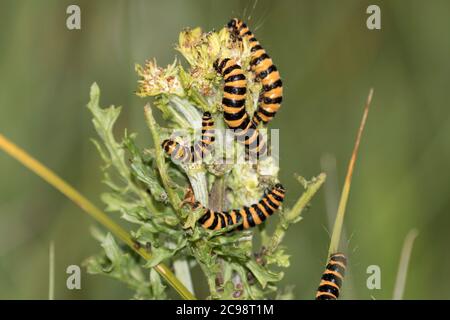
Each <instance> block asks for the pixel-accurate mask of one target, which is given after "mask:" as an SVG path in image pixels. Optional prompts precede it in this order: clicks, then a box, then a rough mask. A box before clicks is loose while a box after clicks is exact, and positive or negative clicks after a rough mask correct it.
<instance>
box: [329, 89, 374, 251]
mask: <svg viewBox="0 0 450 320" xmlns="http://www.w3.org/2000/svg"><path fill="white" fill-rule="evenodd" d="M372 96H373V89H370V91H369V95H368V97H367V101H366V105H365V107H364V113H363V117H362V119H361V124H360V125H359V130H358V134H357V136H356V141H355V146H354V148H353V153H352V157H351V158H350V162H349V164H348V170H347V176H346V177H345V182H344V187H343V188H342V194H341V200H340V201H339V207H338V211H337V214H336V220H335V221H334V227H333V233H332V235H331V241H330V248H329V249H328V256H330V255H332V254H334V253H336V252H337V251H338V248H339V241H340V239H341V232H342V226H343V224H344V215H345V208H346V207H347V200H348V196H349V194H350V185H351V183H352V176H353V169H354V167H355V163H356V156H357V154H358V149H359V144H360V142H361V136H362V133H363V131H364V127H365V125H366V120H367V116H368V114H369V107H370V103H371V102H372Z"/></svg>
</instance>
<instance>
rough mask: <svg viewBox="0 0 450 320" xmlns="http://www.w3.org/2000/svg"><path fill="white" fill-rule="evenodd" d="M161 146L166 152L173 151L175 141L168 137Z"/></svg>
mask: <svg viewBox="0 0 450 320" xmlns="http://www.w3.org/2000/svg"><path fill="white" fill-rule="evenodd" d="M161 147H162V148H163V149H164V151H166V153H169V154H170V153H172V151H173V147H174V142H173V141H172V140H169V139H166V140H164V141H163V142H162V143H161Z"/></svg>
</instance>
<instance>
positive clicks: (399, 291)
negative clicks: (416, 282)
mask: <svg viewBox="0 0 450 320" xmlns="http://www.w3.org/2000/svg"><path fill="white" fill-rule="evenodd" d="M418 234H419V232H418V231H417V230H416V229H412V230H410V231H409V232H408V234H407V235H406V238H405V242H404V243H403V249H402V254H401V256H400V262H399V264H398V271H397V278H396V279H395V286H394V295H393V298H392V299H393V300H402V299H403V292H404V291H405V285H406V275H407V274H408V266H409V258H410V257H411V251H412V248H413V244H414V240H416V237H417V236H418Z"/></svg>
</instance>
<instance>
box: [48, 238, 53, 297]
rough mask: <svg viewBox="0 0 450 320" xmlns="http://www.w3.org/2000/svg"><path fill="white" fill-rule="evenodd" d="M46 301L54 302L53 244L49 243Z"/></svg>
mask: <svg viewBox="0 0 450 320" xmlns="http://www.w3.org/2000/svg"><path fill="white" fill-rule="evenodd" d="M48 270H49V271H48V300H55V243H54V242H53V241H52V242H50V247H49V255H48Z"/></svg>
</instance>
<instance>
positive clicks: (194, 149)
mask: <svg viewBox="0 0 450 320" xmlns="http://www.w3.org/2000/svg"><path fill="white" fill-rule="evenodd" d="M214 140H215V136H214V120H213V118H212V116H211V114H210V113H209V112H204V113H203V116H202V136H201V139H200V141H197V142H196V143H194V145H193V146H190V147H188V146H183V145H181V144H180V143H178V142H176V141H174V140H170V139H166V140H164V141H163V143H162V144H161V145H162V148H163V149H164V151H165V152H166V153H167V154H168V155H169V156H170V157H171V158H172V159H173V160H176V161H180V162H183V163H189V162H190V163H193V162H198V161H200V160H202V159H203V158H204V157H205V156H206V155H207V154H208V153H209V151H210V150H211V147H212V144H213V143H214Z"/></svg>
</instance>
